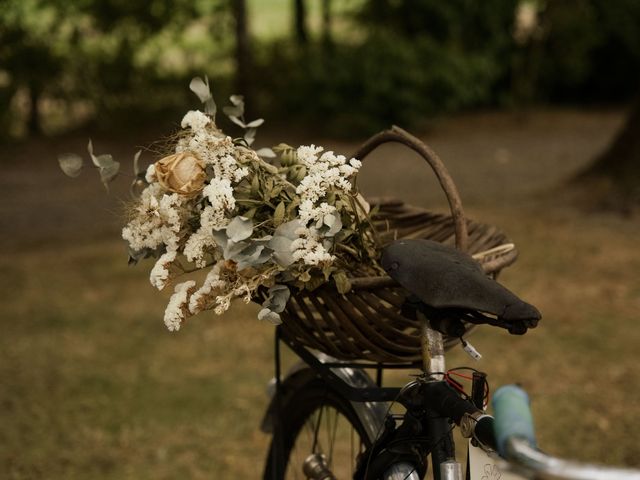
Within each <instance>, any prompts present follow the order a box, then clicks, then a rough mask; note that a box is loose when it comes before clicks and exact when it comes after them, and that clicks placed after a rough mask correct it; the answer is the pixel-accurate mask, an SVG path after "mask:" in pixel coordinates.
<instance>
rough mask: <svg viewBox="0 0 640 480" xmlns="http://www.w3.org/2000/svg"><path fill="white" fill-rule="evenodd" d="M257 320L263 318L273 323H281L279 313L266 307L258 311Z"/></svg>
mask: <svg viewBox="0 0 640 480" xmlns="http://www.w3.org/2000/svg"><path fill="white" fill-rule="evenodd" d="M258 320H265V321H267V322H269V323H272V324H274V325H280V324H282V319H281V318H280V314H279V313H276V312H274V311H272V310H269V309H268V308H263V309H262V310H260V311H259V312H258Z"/></svg>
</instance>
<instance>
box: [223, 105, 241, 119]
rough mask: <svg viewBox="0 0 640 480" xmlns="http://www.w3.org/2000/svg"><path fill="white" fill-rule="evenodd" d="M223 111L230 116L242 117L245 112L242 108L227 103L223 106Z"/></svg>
mask: <svg viewBox="0 0 640 480" xmlns="http://www.w3.org/2000/svg"><path fill="white" fill-rule="evenodd" d="M222 111H223V112H224V114H225V115H227V116H228V117H241V116H242V114H243V111H242V109H241V108H238V107H236V106H235V105H227V106H225V107H222Z"/></svg>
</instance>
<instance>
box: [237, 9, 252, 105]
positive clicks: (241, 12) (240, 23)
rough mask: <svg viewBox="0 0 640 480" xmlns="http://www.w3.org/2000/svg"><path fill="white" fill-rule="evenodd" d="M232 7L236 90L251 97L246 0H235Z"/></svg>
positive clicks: (249, 45) (247, 97)
mask: <svg viewBox="0 0 640 480" xmlns="http://www.w3.org/2000/svg"><path fill="white" fill-rule="evenodd" d="M232 8H233V18H234V20H235V34H236V49H235V60H236V77H235V87H236V92H237V93H238V94H241V95H244V96H245V98H246V99H250V98H251V96H252V91H251V44H250V38H249V25H248V18H247V5H246V2H245V0H233V3H232ZM247 103H249V102H247Z"/></svg>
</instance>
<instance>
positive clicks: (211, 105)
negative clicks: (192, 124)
mask: <svg viewBox="0 0 640 480" xmlns="http://www.w3.org/2000/svg"><path fill="white" fill-rule="evenodd" d="M217 111H218V108H217V107H216V102H214V101H213V98H210V99H209V100H207V101H206V102H204V113H206V114H207V115H210V116H211V118H213V119H214V120H215V118H216V113H217Z"/></svg>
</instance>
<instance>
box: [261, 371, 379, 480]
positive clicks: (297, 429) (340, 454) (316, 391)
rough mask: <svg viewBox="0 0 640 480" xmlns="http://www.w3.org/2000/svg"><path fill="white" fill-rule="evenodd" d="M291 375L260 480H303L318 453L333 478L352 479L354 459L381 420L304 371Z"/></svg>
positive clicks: (370, 441) (355, 459) (364, 407)
mask: <svg viewBox="0 0 640 480" xmlns="http://www.w3.org/2000/svg"><path fill="white" fill-rule="evenodd" d="M297 375H298V378H297V379H295V381H294V382H291V383H293V384H294V385H293V389H292V390H291V387H292V385H287V382H286V381H285V382H284V383H283V385H282V390H283V395H282V397H281V402H280V412H281V415H279V422H277V423H278V426H277V427H276V426H275V424H274V435H273V437H272V440H271V446H270V448H269V453H268V457H267V462H266V467H265V472H264V478H265V480H296V479H305V478H307V477H306V476H305V473H304V464H305V461H307V459H308V458H309V456H310V455H312V454H318V455H321V456H322V457H323V460H324V462H325V463H326V466H327V467H328V469H329V470H330V471H331V472H333V474H334V475H335V476H336V477H337V478H340V479H348V478H352V477H353V473H354V471H355V469H356V462H357V460H358V456H359V455H360V454H362V452H364V450H365V449H366V448H367V447H369V446H370V445H371V443H372V442H373V440H374V438H373V437H374V436H375V434H376V433H378V430H379V428H381V425H382V422H383V420H384V416H382V415H380V414H379V412H374V409H373V408H372V407H370V405H369V404H359V405H358V409H359V410H360V411H359V412H358V411H356V408H354V406H353V405H352V404H351V402H349V401H348V400H346V399H344V398H343V397H341V396H340V395H339V394H338V393H336V392H335V391H334V390H332V389H331V388H330V387H328V386H327V384H326V383H325V382H324V381H322V380H321V379H319V378H317V377H316V376H315V373H314V372H313V371H311V370H309V369H305V370H304V371H302V372H298V374H297ZM300 376H302V377H304V378H303V379H302V380H301V379H300ZM288 387H289V391H287V389H288ZM367 409H368V410H367ZM365 410H366V411H365ZM363 412H364V416H365V417H366V419H365V420H364V421H363V419H362V416H363ZM365 422H366V423H367V425H365ZM374 431H375V433H372V432H374Z"/></svg>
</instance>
